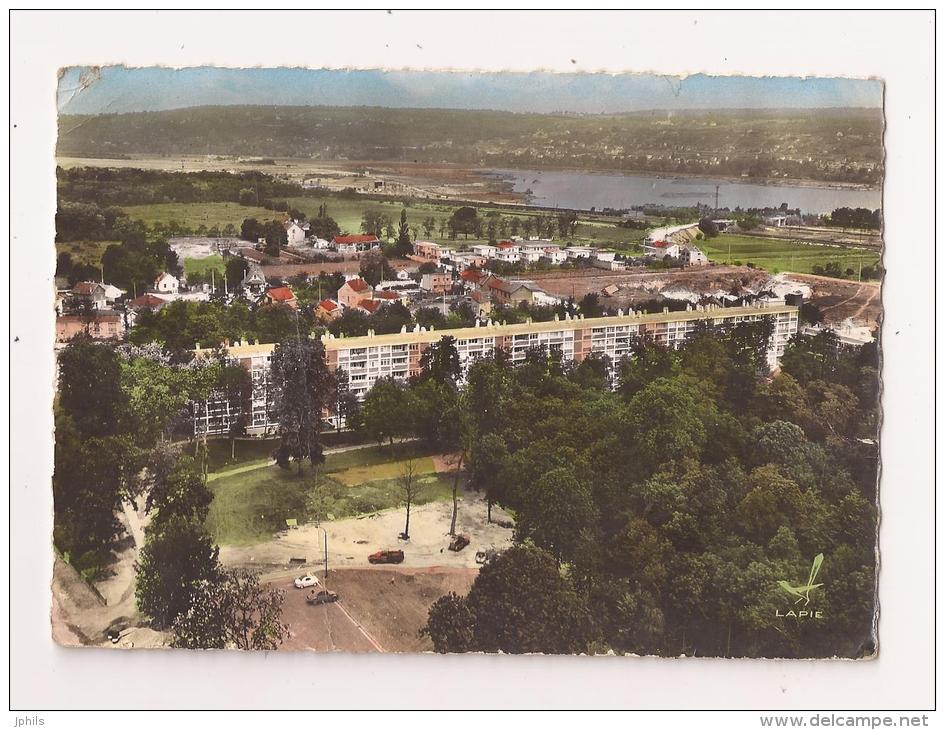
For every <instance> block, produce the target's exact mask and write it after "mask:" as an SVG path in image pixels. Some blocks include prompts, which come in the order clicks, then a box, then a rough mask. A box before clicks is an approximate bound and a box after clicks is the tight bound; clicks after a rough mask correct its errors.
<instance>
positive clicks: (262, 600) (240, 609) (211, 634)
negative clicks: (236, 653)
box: [173, 569, 288, 650]
mask: <svg viewBox="0 0 945 730" xmlns="http://www.w3.org/2000/svg"><path fill="white" fill-rule="evenodd" d="M284 599H285V594H284V592H283V591H281V590H276V589H271V588H269V589H267V588H264V587H263V586H261V585H260V583H259V576H258V575H257V574H256V573H251V572H249V571H246V570H240V569H235V570H225V571H223V572H222V573H221V575H220V576H219V577H218V578H216V579H212V580H206V581H203V582H202V583H200V584H199V585H198V586H197V588H196V591H195V593H194V597H193V601H192V603H191V605H190V607H189V608H188V610H187V611H186V612H184V613H182V614H180V615H179V616H178V617H177V619H176V620H175V621H174V625H173V630H174V640H173V646H175V647H178V648H182V649H230V648H233V649H243V650H250V649H256V650H258V649H264V650H267V649H268V650H272V649H277V648H278V646H279V644H281V643H282V642H283V640H284V639H285V637H286V635H287V634H288V626H286V625H285V624H283V623H282V621H281V618H282V603H283V600H284Z"/></svg>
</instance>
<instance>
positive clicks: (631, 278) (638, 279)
mask: <svg viewBox="0 0 945 730" xmlns="http://www.w3.org/2000/svg"><path fill="white" fill-rule="evenodd" d="M769 277H770V274H768V273H767V272H765V271H761V270H759V269H749V268H748V267H745V266H703V267H693V268H689V269H682V270H679V269H671V270H666V271H601V270H586V271H570V272H565V271H557V272H548V273H538V274H534V275H532V276H531V278H532V279H533V280H534V281H535V282H536V283H537V284H538V285H539V286H540V287H541V288H542V289H544V290H545V291H547V292H548V293H549V294H557V295H558V296H563V297H570V296H573V297H574V298H575V299H577V300H579V299H581V298H582V297H583V296H584V295H585V294H589V293H596V294H601V290H602V289H603V288H604V287H606V286H610V285H611V284H616V285H617V286H618V287H620V290H619V291H618V292H617V293H616V294H614V295H612V296H605V295H602V296H601V303H602V304H604V305H606V306H608V307H621V308H623V307H630V306H634V305H636V304H639V303H641V302H644V301H647V300H651V299H654V298H658V296H659V294H660V293H661V292H663V291H666V290H668V289H688V290H691V291H693V292H696V293H699V294H706V295H708V294H715V293H717V292H725V293H728V292H730V291H731V290H732V288H733V287H738V288H739V289H740V290H744V289H745V288H751V289H753V290H755V291H757V290H759V289H760V288H762V284H764V282H765V281H767V280H768V278H769Z"/></svg>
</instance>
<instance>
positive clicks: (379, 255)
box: [359, 248, 396, 286]
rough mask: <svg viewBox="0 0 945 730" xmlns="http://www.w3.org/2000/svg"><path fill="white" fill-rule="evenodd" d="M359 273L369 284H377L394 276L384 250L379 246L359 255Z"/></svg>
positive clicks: (394, 273)
mask: <svg viewBox="0 0 945 730" xmlns="http://www.w3.org/2000/svg"><path fill="white" fill-rule="evenodd" d="M359 273H360V275H361V278H362V279H364V280H365V281H366V282H367V283H368V284H370V285H371V286H377V285H378V284H380V283H381V281H383V280H385V279H393V278H394V276H396V272H395V271H394V269H393V268H392V267H391V265H390V263H389V262H388V260H387V257H386V256H385V255H384V252H383V251H381V250H380V249H379V248H372V249H371V250H370V251H367V252H365V253H364V255H363V256H362V257H361V265H360V267H359Z"/></svg>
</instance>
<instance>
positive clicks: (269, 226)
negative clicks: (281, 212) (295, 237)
mask: <svg viewBox="0 0 945 730" xmlns="http://www.w3.org/2000/svg"><path fill="white" fill-rule="evenodd" d="M263 237H264V238H265V239H266V246H265V248H264V251H265V252H266V255H267V256H272V257H273V258H276V257H278V256H279V254H280V252H281V251H282V248H283V247H284V246H286V245H287V244H288V243H289V234H288V233H286V230H285V224H283V223H282V221H267V222H266V224H265V226H263Z"/></svg>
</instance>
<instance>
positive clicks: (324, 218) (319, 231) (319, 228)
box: [308, 214, 341, 241]
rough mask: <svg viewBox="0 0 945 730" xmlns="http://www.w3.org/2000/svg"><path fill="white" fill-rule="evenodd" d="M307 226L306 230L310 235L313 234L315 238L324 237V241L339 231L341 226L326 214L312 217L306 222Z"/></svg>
mask: <svg viewBox="0 0 945 730" xmlns="http://www.w3.org/2000/svg"><path fill="white" fill-rule="evenodd" d="M308 226H309V228H308V232H309V234H310V235H313V236H315V237H316V238H321V239H324V240H326V241H330V240H331V239H332V238H334V237H335V236H337V235H338V234H339V233H341V228H340V226H339V225H338V223H337V221H335V219H334V218H332V217H331V216H329V215H326V214H320V215H319V216H318V217H316V218H312V219H311V220H310V221H309V222H308Z"/></svg>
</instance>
